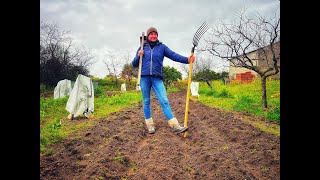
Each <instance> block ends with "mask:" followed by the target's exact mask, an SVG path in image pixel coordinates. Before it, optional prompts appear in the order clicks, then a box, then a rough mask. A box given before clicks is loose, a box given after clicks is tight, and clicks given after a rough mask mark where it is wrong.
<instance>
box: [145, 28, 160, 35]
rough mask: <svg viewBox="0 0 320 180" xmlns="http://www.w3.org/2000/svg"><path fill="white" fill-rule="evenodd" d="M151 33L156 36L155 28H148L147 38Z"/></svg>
mask: <svg viewBox="0 0 320 180" xmlns="http://www.w3.org/2000/svg"><path fill="white" fill-rule="evenodd" d="M151 32H156V33H157V34H158V31H157V29H156V28H155V27H150V28H149V29H148V30H147V37H148V36H149V34H150V33H151Z"/></svg>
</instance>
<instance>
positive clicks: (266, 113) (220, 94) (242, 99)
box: [193, 79, 280, 124]
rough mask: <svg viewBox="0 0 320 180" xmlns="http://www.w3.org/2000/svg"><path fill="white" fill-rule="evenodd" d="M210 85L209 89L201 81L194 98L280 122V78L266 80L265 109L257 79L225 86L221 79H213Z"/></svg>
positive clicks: (210, 104)
mask: <svg viewBox="0 0 320 180" xmlns="http://www.w3.org/2000/svg"><path fill="white" fill-rule="evenodd" d="M212 86H213V89H212V90H211V89H210V88H209V87H208V86H207V85H206V84H205V83H202V82H201V83H200V85H199V94H200V97H199V98H198V99H196V100H198V101H199V102H202V103H204V104H206V105H208V106H212V107H216V108H219V109H223V110H226V111H239V112H246V113H249V114H252V115H255V116H259V117H264V118H265V119H266V120H267V121H270V122H275V123H277V124H280V80H268V81H267V102H268V108H267V109H265V108H263V106H262V95H261V81H260V80H258V79H257V80H255V81H253V82H251V83H247V84H231V85H227V86H226V85H224V84H223V83H222V82H221V81H213V82H212ZM193 99H194V98H193Z"/></svg>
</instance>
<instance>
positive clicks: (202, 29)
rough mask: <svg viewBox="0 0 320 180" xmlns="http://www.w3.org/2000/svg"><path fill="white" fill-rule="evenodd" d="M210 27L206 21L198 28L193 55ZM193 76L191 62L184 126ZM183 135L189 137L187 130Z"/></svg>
mask: <svg viewBox="0 0 320 180" xmlns="http://www.w3.org/2000/svg"><path fill="white" fill-rule="evenodd" d="M208 29H209V26H208V24H207V23H206V22H204V23H202V25H201V26H200V28H199V29H198V30H197V32H196V33H195V34H194V37H193V41H192V44H193V47H192V49H191V56H192V55H193V54H194V49H195V48H196V46H198V42H199V40H200V38H201V37H202V35H203V34H204V33H205V32H206V31H207V30H208ZM191 78H192V62H190V68H189V77H188V89H187V100H186V112H185V115H184V123H183V125H184V127H187V125H188V111H189V98H190V84H191ZM183 137H187V132H184V134H183Z"/></svg>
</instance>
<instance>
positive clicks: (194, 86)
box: [190, 82, 199, 97]
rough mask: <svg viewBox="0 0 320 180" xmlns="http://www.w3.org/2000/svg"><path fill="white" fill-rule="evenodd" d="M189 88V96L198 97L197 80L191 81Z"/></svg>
mask: <svg viewBox="0 0 320 180" xmlns="http://www.w3.org/2000/svg"><path fill="white" fill-rule="evenodd" d="M190 88H191V96H197V97H199V93H198V90H199V82H191V84H190Z"/></svg>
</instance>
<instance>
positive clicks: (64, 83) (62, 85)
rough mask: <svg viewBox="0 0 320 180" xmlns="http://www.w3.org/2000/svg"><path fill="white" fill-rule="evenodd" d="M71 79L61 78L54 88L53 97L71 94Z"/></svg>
mask: <svg viewBox="0 0 320 180" xmlns="http://www.w3.org/2000/svg"><path fill="white" fill-rule="evenodd" d="M71 90H72V88H71V80H68V79H64V80H60V81H59V82H58V83H57V86H56V87H55V88H54V92H53V98H54V99H57V98H63V97H65V96H69V95H70V92H71Z"/></svg>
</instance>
